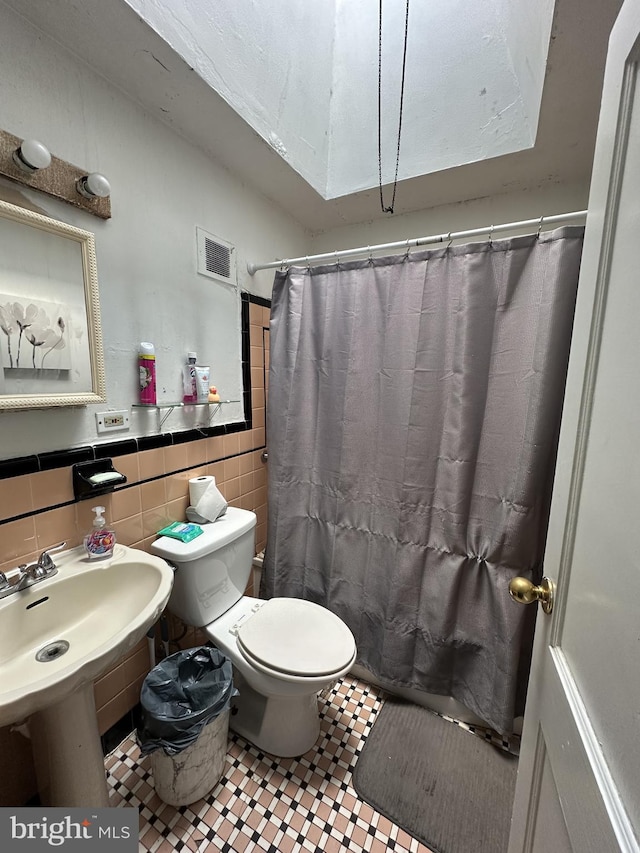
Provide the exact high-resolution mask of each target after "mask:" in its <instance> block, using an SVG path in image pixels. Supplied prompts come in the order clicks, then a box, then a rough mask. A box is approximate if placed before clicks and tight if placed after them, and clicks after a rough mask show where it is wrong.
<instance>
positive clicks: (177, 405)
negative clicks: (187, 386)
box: [131, 400, 242, 429]
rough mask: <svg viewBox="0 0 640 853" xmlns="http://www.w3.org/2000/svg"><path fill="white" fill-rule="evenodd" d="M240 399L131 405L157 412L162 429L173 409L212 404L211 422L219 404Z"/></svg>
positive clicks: (135, 407) (236, 401)
mask: <svg viewBox="0 0 640 853" xmlns="http://www.w3.org/2000/svg"><path fill="white" fill-rule="evenodd" d="M241 402H242V401H241V400H217V401H216V402H215V403H214V402H209V401H208V400H207V401H204V402H202V403H184V402H182V401H179V402H176V403H171V402H169V403H132V404H131V407H132V408H133V409H150V410H152V411H155V412H158V416H159V418H160V429H162V427H163V425H164V422H165V421H166V420H167V418H168V417H169V415H170V414H171V413H172V412H173V410H174V409H192V408H193V409H195V408H203V407H204V406H209V407H211V406H213V407H214V408H213V411H212V412H210V413H209V423H211V419H212V418H213V416H214V415H215V414H216V413H217V412H218V410H219V409H220V406H223V405H226V404H227V403H241ZM165 409H166V410H167V411H165V413H164V414H163V415H160V412H162V411H164V410H165Z"/></svg>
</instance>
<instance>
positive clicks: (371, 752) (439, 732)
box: [353, 698, 518, 853]
mask: <svg viewBox="0 0 640 853" xmlns="http://www.w3.org/2000/svg"><path fill="white" fill-rule="evenodd" d="M517 766H518V760H517V758H516V757H515V756H513V755H511V754H510V753H508V752H506V751H504V750H501V749H499V748H498V747H496V746H493V745H492V744H491V743H489V742H488V741H485V740H482V739H481V738H479V737H476V736H474V735H473V734H470V733H469V732H468V731H465V730H464V729H462V728H460V727H459V726H457V725H456V724H455V723H451V722H449V721H448V720H443V719H442V718H441V717H438V716H437V715H436V714H433V713H431V711H427V710H426V709H424V708H421V707H419V706H418V705H413V704H412V703H410V702H404V701H403V700H400V699H392V698H389V699H387V700H386V701H385V703H384V705H383V707H382V710H381V711H380V713H379V714H378V716H377V718H376V721H375V723H374V724H373V728H372V729H371V733H370V734H369V736H368V738H367V741H366V743H365V745H364V747H363V749H362V752H361V753H360V756H359V758H358V761H357V763H356V766H355V769H354V771H353V785H354V787H355V789H356V791H357V792H358V794H359V795H360V797H361V798H362V799H363V800H365V802H367V803H369V805H370V806H373V808H375V809H376V811H379V812H381V813H382V814H383V815H385V817H387V818H389V820H391V821H393V822H394V823H396V824H398V826H401V827H402V828H403V829H404V830H405V831H406V832H408V833H409V834H410V835H413V837H414V838H417V839H418V840H419V841H422V842H423V844H426V845H427V847H430V848H431V850H433V853H478V851H482V853H505V851H506V849H507V846H508V840H509V824H510V819H511V808H512V805H513V793H514V789H515V784H516V770H517Z"/></svg>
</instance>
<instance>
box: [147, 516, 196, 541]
mask: <svg viewBox="0 0 640 853" xmlns="http://www.w3.org/2000/svg"><path fill="white" fill-rule="evenodd" d="M203 532H204V531H203V530H202V528H201V527H200V525H199V524H185V523H184V522H183V521H174V522H173V524H169V525H168V526H167V527H163V528H162V530H158V536H170V537H171V538H172V539H179V540H180V541H181V542H191V540H192V539H195V538H196V536H200V534H201V533H203Z"/></svg>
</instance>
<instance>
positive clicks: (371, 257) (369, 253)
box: [367, 246, 373, 264]
mask: <svg viewBox="0 0 640 853" xmlns="http://www.w3.org/2000/svg"><path fill="white" fill-rule="evenodd" d="M367 253H368V255H369V263H371V264H372V263H373V255H372V254H371V246H367Z"/></svg>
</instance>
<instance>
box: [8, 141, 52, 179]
mask: <svg viewBox="0 0 640 853" xmlns="http://www.w3.org/2000/svg"><path fill="white" fill-rule="evenodd" d="M12 159H13V162H14V163H15V164H16V166H17V167H18V168H19V169H21V170H22V171H23V172H27V174H29V175H32V174H33V173H34V172H37V171H38V170H39V169H46V168H47V166H50V165H51V154H50V153H49V149H48V148H47V147H46V145H43V144H42V142H38V140H37V139H23V140H22V142H21V143H20V145H19V146H18V148H16V150H15V151H14V152H13V154H12Z"/></svg>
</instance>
